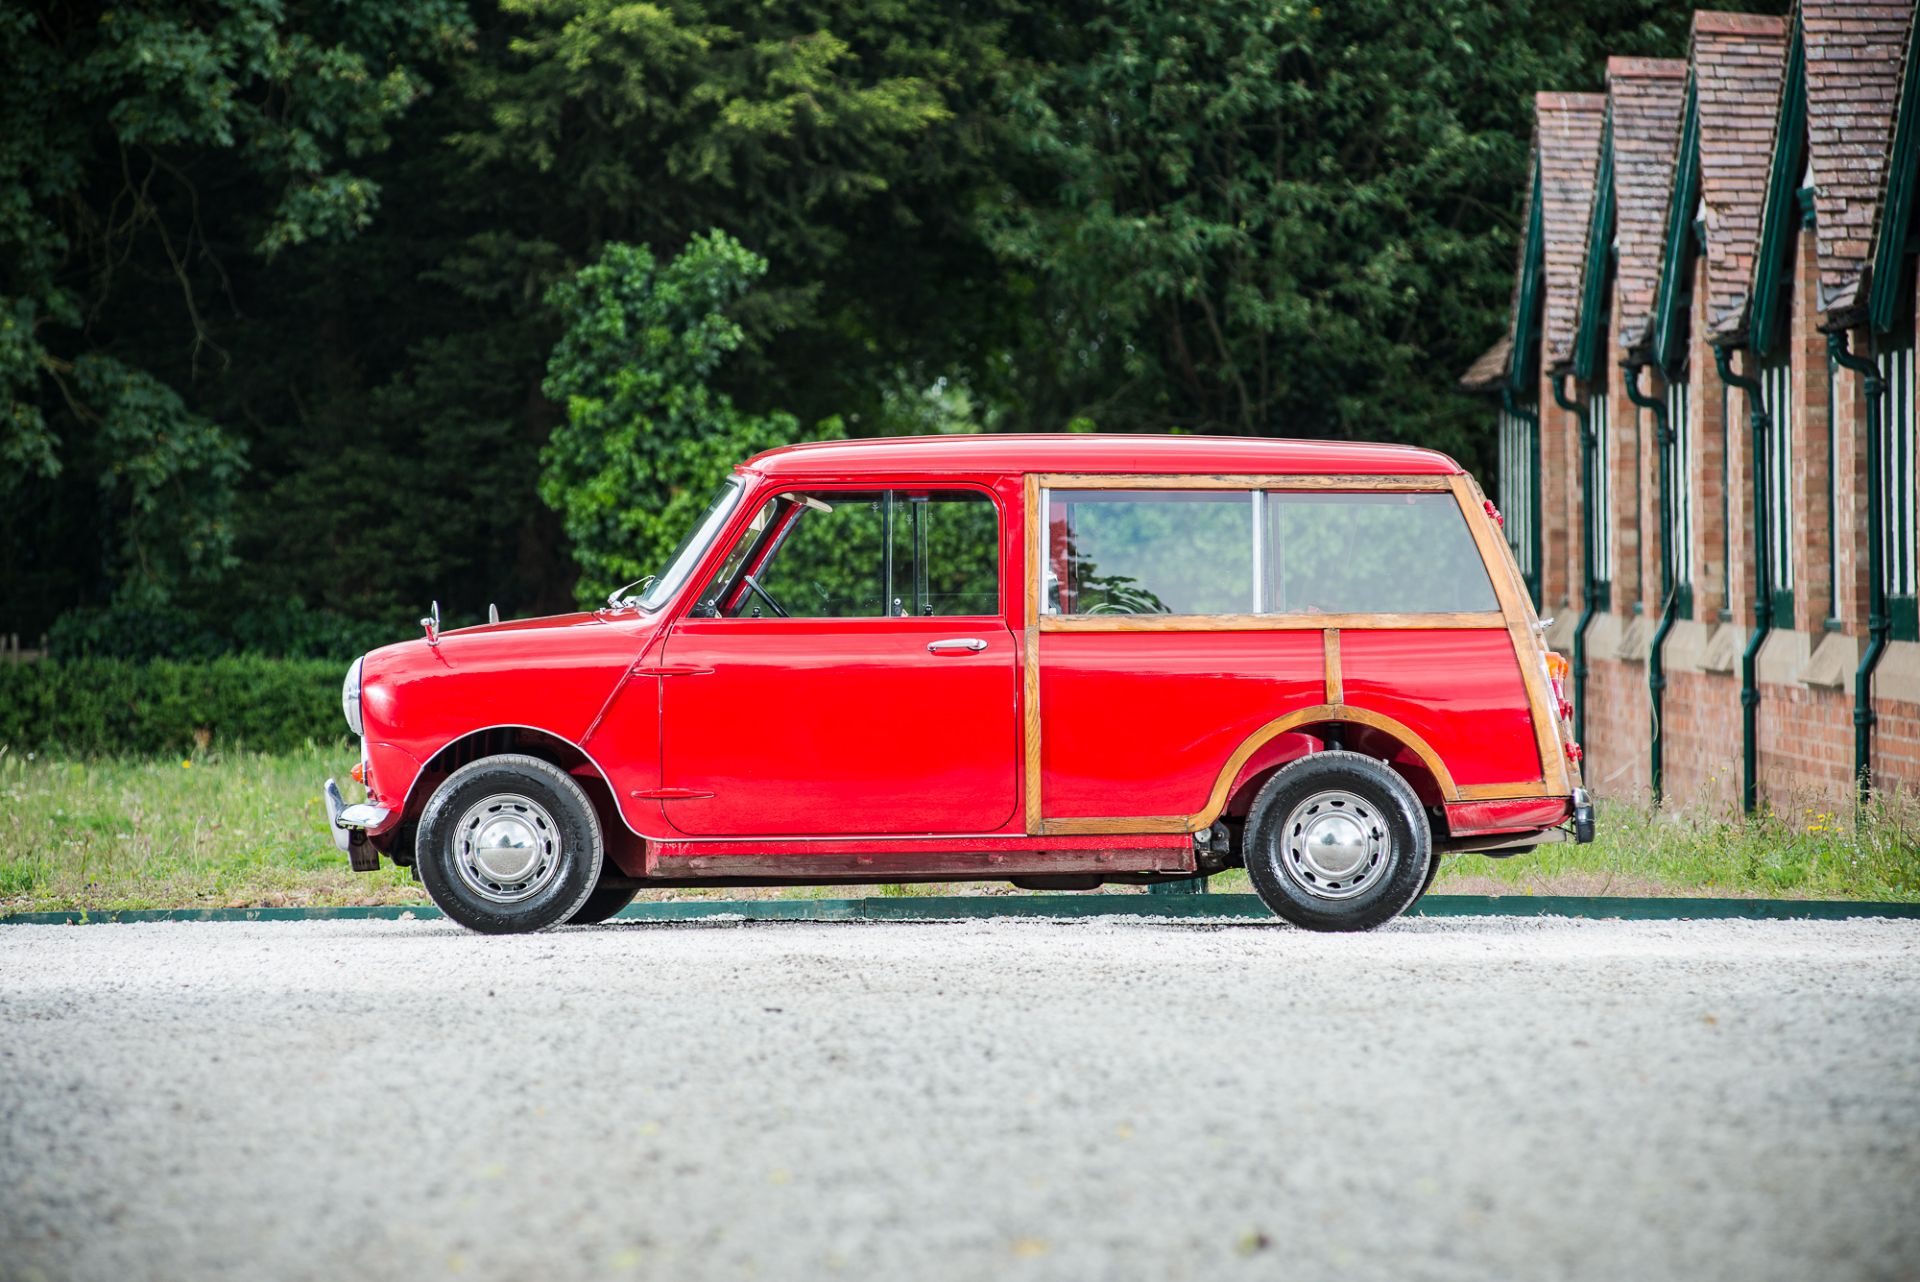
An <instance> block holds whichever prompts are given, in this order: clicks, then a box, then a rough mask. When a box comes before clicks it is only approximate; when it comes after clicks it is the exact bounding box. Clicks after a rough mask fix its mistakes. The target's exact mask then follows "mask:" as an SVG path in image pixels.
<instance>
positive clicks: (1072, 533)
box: [1042, 489, 1499, 616]
mask: <svg viewBox="0 0 1920 1282" xmlns="http://www.w3.org/2000/svg"><path fill="white" fill-rule="evenodd" d="M1045 511H1046V515H1045V518H1044V519H1045V522H1046V531H1047V552H1046V571H1045V582H1044V594H1043V598H1042V599H1043V600H1044V602H1045V609H1046V611H1047V613H1049V614H1055V615H1080V616H1100V615H1128V614H1164V615H1189V616H1196V615H1197V616H1204V615H1223V614H1436V613H1438V614H1451V613H1477V612H1485V611H1493V610H1497V609H1498V608H1499V602H1498V599H1497V598H1496V597H1495V595H1494V591H1493V584H1492V581H1491V580H1490V579H1489V578H1488V577H1487V571H1486V567H1485V565H1484V564H1483V563H1482V561H1481V559H1480V551H1479V548H1478V546H1477V545H1476V544H1475V543H1474V540H1473V534H1472V531H1471V530H1469V529H1468V528H1467V525H1466V522H1465V520H1464V519H1463V517H1462V514H1461V511H1460V505H1459V502H1458V501H1457V500H1456V499H1455V498H1454V496H1453V495H1452V494H1438V493H1428V492H1419V493H1414V492H1393V491H1367V492H1353V493H1343V492H1331V493H1318V492H1303V491H1290V490H1276V491H1260V490H1252V491H1249V490H1060V489H1055V490H1049V491H1047V492H1046V495H1045Z"/></svg>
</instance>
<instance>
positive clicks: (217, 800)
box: [0, 743, 1920, 912]
mask: <svg viewBox="0 0 1920 1282" xmlns="http://www.w3.org/2000/svg"><path fill="white" fill-rule="evenodd" d="M353 761H354V752H353V750H352V749H351V748H349V747H348V746H347V745H346V744H345V743H339V744H330V745H309V746H307V747H305V748H303V749H299V750H296V751H293V752H287V753H279V754H271V755H268V754H260V753H248V752H238V751H216V752H208V753H202V754H198V755H195V756H192V757H178V758H169V759H166V760H123V759H113V758H99V759H93V760H74V759H65V758H48V757H45V756H36V755H32V754H20V753H16V752H12V751H10V750H7V749H0V803H3V804H0V813H4V814H5V815H6V817H7V822H6V823H5V824H4V825H0V912H3V911H27V910H46V911H51V910H61V909H76V908H86V909H89V910H106V909H136V908H249V907H299V906H313V907H337V906H344V905H354V904H409V903H425V902H426V896H425V895H424V894H423V893H422V891H421V890H420V887H419V885H418V883H416V882H415V881H414V880H413V879H412V877H411V876H410V875H409V874H408V873H407V872H406V870H404V869H400V868H394V867H392V866H391V865H388V866H384V867H382V868H381V870H380V871H379V872H377V873H354V872H350V871H348V869H347V864H346V859H345V857H344V856H342V855H341V854H340V853H339V852H338V851H336V850H335V849H334V847H333V844H332V843H331V842H330V841H329V840H328V839H327V836H326V833H325V830H324V820H323V817H322V813H321V808H320V784H321V782H322V781H323V780H325V779H326V778H327V776H328V775H333V776H336V777H344V776H345V774H346V772H347V771H348V769H350V768H351V767H352V765H353ZM1212 887H1213V889H1215V890H1220V891H1233V890H1246V889H1248V886H1247V884H1246V874H1245V873H1243V872H1240V871H1238V870H1235V871H1233V872H1229V873H1226V874H1223V875H1222V876H1220V877H1216V878H1214V879H1213V882H1212ZM1107 889H1108V890H1109V891H1114V890H1123V889H1125V888H1123V887H1107ZM1009 890H1010V888H1009V887H1008V886H1007V885H1006V884H1005V883H1000V882H964V883H950V884H943V885H927V886H920V885H915V886H877V887H857V886H824V887H803V888H797V889H794V890H785V891H762V892H757V894H758V895H760V896H770V895H794V896H802V897H808V898H819V897H823V896H824V897H830V898H839V897H850V896H857V895H860V894H862V893H869V894H903V895H916V894H982V893H1008V892H1009ZM1435 891H1436V892H1437V893H1442V894H1445V893H1449V892H1451V893H1455V894H1535V895H1706V896H1756V897H1765V898H1813V899H1870V900H1893V901H1907V902H1914V901H1920V798H1915V797H1914V796H1912V795H1910V794H1890V795H1889V796H1888V797H1887V798H1886V799H1884V800H1879V801H1876V802H1875V803H1874V804H1873V805H1871V806H1868V807H1866V808H1865V809H1864V810H1863V811H1862V812H1861V813H1860V814H1859V815H1858V816H1855V815H1854V814H1852V813H1851V812H1841V813H1835V812H1833V811H1832V810H1830V809H1828V810H1820V809H1815V808H1804V807H1803V808H1796V809H1793V810H1784V809H1783V810H1781V811H1778V812H1769V813H1766V814H1763V815H1761V816H1759V817H1757V818H1754V819H1751V820H1745V819H1741V818H1740V817H1739V816H1737V815H1726V814H1695V815H1674V814H1655V813H1653V812H1651V811H1648V810H1645V809H1641V808H1636V807H1633V806H1630V805H1625V804H1617V803H1616V804H1613V805H1603V806H1602V808H1601V811H1600V817H1599V837H1598V839H1597V840H1596V841H1595V842H1594V843H1593V844H1592V845H1589V846H1570V845H1553V846H1542V847H1541V848H1540V849H1539V850H1537V851H1535V852H1533V853H1531V854H1527V855H1520V856H1517V857H1515V858H1511V859H1490V858H1487V857H1484V856H1480V855H1467V856H1460V857H1458V858H1454V859H1449V860H1448V861H1447V864H1446V866H1445V867H1444V868H1443V869H1442V871H1441V874H1440V879H1439V881H1438V882H1437V883H1436V885H1435ZM755 894H756V892H752V891H741V890H737V889H732V888H729V889H726V890H714V891H661V892H655V893H653V894H651V895H649V897H650V898H709V897H725V898H740V897H745V896H751V895H755Z"/></svg>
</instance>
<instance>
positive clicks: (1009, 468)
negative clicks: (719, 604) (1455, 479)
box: [741, 432, 1463, 477]
mask: <svg viewBox="0 0 1920 1282" xmlns="http://www.w3.org/2000/svg"><path fill="white" fill-rule="evenodd" d="M741 466H742V467H743V468H746V469H750V470H752V471H755V472H759V473H761V474H762V475H766V476H779V477H787V476H846V475H850V474H859V473H863V472H876V473H877V472H920V471H926V472H974V473H979V472H1130V473H1148V474H1152V473H1162V472H1164V473H1166V474H1168V475H1180V474H1184V473H1191V472H1199V473H1218V474H1223V475H1239V474H1250V475H1271V476H1296V475H1298V476H1311V475H1317V474H1327V475H1340V476H1451V475H1454V474H1456V473H1459V472H1460V471H1462V470H1463V469H1462V468H1461V466H1460V465H1459V464H1458V463H1456V462H1454V461H1453V460H1452V459H1450V458H1448V457H1447V456H1446V455H1445V454H1442V453H1440V452H1439V451H1437V450H1425V449H1419V448H1417V447H1415V446H1411V445H1387V444H1380V443H1374V442H1368V441H1295V440H1280V439H1276V438H1274V437H1264V436H1158V435H1156V436H1148V435H1139V436H1130V435H1120V434H1117V433H1107V434H1101V433H1093V432H1053V433H1032V434H1027V435H1014V434H988V435H980V436H892V437H874V438H870V439H867V440H855V441H809V442H805V443H803V444H799V445H787V446H782V447H781V448H779V449H774V450H767V451H766V452H764V453H761V454H756V455H754V456H753V457H752V458H750V459H748V460H747V461H746V462H745V463H744V464H742V465H741Z"/></svg>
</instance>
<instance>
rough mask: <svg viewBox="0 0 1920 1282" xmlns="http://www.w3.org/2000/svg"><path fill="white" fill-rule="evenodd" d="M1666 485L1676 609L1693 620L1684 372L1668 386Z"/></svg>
mask: <svg viewBox="0 0 1920 1282" xmlns="http://www.w3.org/2000/svg"><path fill="white" fill-rule="evenodd" d="M1667 430H1668V432H1669V433H1671V435H1672V441H1671V443H1670V444H1668V446H1667V450H1668V460H1669V461H1668V467H1667V484H1668V491H1667V492H1668V494H1669V495H1671V498H1670V500H1669V501H1670V502H1671V503H1672V505H1673V533H1672V536H1671V539H1670V545H1671V551H1670V556H1671V560H1672V572H1673V584H1672V587H1673V596H1674V608H1675V609H1676V610H1677V612H1678V613H1679V616H1680V617H1681V618H1683V619H1691V618H1692V617H1693V405H1692V389H1691V388H1690V387H1689V386H1688V383H1687V374H1686V371H1685V370H1682V371H1681V372H1680V373H1678V374H1675V375H1674V376H1673V379H1672V381H1671V382H1669V383H1668V384H1667Z"/></svg>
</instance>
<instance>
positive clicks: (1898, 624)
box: [1880, 328, 1920, 641]
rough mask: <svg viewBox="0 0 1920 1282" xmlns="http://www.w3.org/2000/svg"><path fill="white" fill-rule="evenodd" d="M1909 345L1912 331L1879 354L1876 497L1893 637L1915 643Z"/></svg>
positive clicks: (1918, 627)
mask: <svg viewBox="0 0 1920 1282" xmlns="http://www.w3.org/2000/svg"><path fill="white" fill-rule="evenodd" d="M1914 374H1915V368H1914V342H1913V330H1912V329H1911V328H1909V329H1908V330H1907V332H1906V333H1904V334H1901V335H1898V336H1896V337H1894V338H1891V339H1889V340H1887V342H1886V345H1885V346H1884V347H1882V348H1881V350H1880V377H1881V378H1882V379H1883V380H1885V382H1886V385H1887V386H1886V392H1885V394H1884V395H1885V399H1884V400H1883V401H1882V402H1881V420H1880V421H1881V429H1880V430H1881V433H1882V435H1881V441H1880V494H1881V510H1880V520H1881V527H1880V529H1881V533H1880V556H1881V561H1880V565H1881V571H1882V574H1883V575H1884V577H1885V581H1886V585H1887V607H1888V612H1889V613H1890V614H1891V615H1892V616H1893V635H1894V636H1896V637H1898V638H1900V639H1901V640H1904V641H1916V640H1920V617H1917V616H1920V609H1916V600H1917V599H1920V591H1917V590H1916V577H1920V576H1916V572H1915V566H1914V553H1915V548H1914V543H1915V537H1914V536H1915V530H1914V524H1915V515H1914V494H1915V489H1914V480H1915V478H1914V446H1915V439H1914V438H1915V424H1914Z"/></svg>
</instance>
